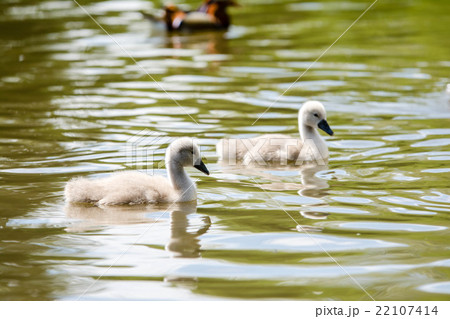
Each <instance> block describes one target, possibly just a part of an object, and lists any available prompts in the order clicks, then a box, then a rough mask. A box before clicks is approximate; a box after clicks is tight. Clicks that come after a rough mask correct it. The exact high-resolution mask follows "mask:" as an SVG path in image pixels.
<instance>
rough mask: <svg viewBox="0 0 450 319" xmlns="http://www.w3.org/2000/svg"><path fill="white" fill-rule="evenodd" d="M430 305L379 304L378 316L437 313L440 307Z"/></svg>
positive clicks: (428, 314)
mask: <svg viewBox="0 0 450 319" xmlns="http://www.w3.org/2000/svg"><path fill="white" fill-rule="evenodd" d="M430 308H431V307H428V306H423V307H422V306H392V307H391V306H377V312H376V315H377V316H398V315H400V316H402V315H405V316H411V315H413V314H415V315H417V314H418V315H423V316H430V315H435V316H436V315H437V314H438V308H437V306H434V307H433V308H432V309H430Z"/></svg>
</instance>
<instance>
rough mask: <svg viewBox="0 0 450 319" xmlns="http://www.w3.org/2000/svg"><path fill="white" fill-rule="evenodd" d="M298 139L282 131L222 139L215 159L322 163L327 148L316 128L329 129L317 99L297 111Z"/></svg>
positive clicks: (259, 163)
mask: <svg viewBox="0 0 450 319" xmlns="http://www.w3.org/2000/svg"><path fill="white" fill-rule="evenodd" d="M298 125H299V130H300V139H298V138H292V137H290V136H288V135H283V134H266V135H262V136H258V137H254V138H249V139H223V140H221V141H219V143H218V144H217V145H216V151H217V154H218V156H219V158H220V159H221V160H222V161H224V162H226V163H228V164H231V163H238V162H242V164H244V165H249V164H257V165H265V164H267V163H271V164H287V163H293V162H295V163H296V164H302V163H303V162H314V161H315V162H317V163H318V164H321V165H322V164H325V162H326V161H327V159H328V156H329V155H328V147H327V145H326V144H325V141H324V139H323V138H322V137H321V136H320V134H319V132H318V131H317V129H318V128H320V129H321V130H323V131H324V132H326V133H327V134H329V135H333V131H332V130H331V128H330V126H329V125H328V122H327V114H326V112H325V107H324V106H323V104H322V103H320V102H318V101H308V102H306V103H304V104H303V105H302V107H301V108H300V110H299V112H298Z"/></svg>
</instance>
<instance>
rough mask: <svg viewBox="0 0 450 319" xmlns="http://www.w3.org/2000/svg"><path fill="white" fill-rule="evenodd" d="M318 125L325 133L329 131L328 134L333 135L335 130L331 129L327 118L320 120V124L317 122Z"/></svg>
mask: <svg viewBox="0 0 450 319" xmlns="http://www.w3.org/2000/svg"><path fill="white" fill-rule="evenodd" d="M317 126H318V127H319V128H320V129H321V130H322V131H324V132H325V133H327V134H328V135H333V134H334V133H333V131H332V130H331V128H330V126H329V125H328V122H327V121H326V120H322V121H320V122H319V124H317Z"/></svg>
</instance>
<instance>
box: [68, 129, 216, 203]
mask: <svg viewBox="0 0 450 319" xmlns="http://www.w3.org/2000/svg"><path fill="white" fill-rule="evenodd" d="M189 166H190V167H195V168H196V169H198V170H199V171H201V172H203V173H205V174H206V175H209V172H208V169H207V168H206V166H205V164H204V163H203V161H202V159H201V155H200V150H199V147H198V145H197V144H196V143H195V142H194V141H193V140H192V139H191V138H188V137H183V138H179V139H177V140H175V141H174V142H172V143H171V144H170V145H169V147H168V148H167V151H166V167H167V175H168V179H167V178H165V177H163V176H150V175H147V174H144V173H140V172H127V171H125V172H121V173H116V174H113V175H112V176H110V177H106V178H101V179H97V180H89V179H86V178H77V179H73V180H71V181H69V182H68V183H67V185H66V188H65V197H66V201H67V202H69V203H91V204H94V205H98V206H102V205H106V206H107V205H125V204H128V205H137V204H148V203H174V202H188V201H193V200H195V199H197V189H196V185H195V183H194V182H193V181H192V180H191V179H190V178H189V176H188V175H187V174H186V172H185V171H184V167H189Z"/></svg>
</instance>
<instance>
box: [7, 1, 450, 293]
mask: <svg viewBox="0 0 450 319" xmlns="http://www.w3.org/2000/svg"><path fill="white" fill-rule="evenodd" d="M177 2H178V3H181V1H177ZM240 2H241V6H240V7H236V8H232V9H231V10H230V13H231V15H232V18H233V22H232V26H231V28H230V29H229V30H228V31H227V32H200V33H181V34H177V33H174V34H167V33H166V32H165V31H164V30H163V29H161V28H159V27H158V26H155V25H152V24H151V23H150V22H149V21H146V20H144V19H143V18H142V16H141V14H140V13H139V11H140V10H144V11H150V10H152V8H158V6H159V3H160V2H159V1H156V0H155V1H144V0H133V1H87V0H85V1H79V3H80V5H81V6H82V7H83V8H84V10H85V11H86V12H88V13H89V14H90V15H91V16H92V18H94V19H95V21H97V22H98V23H99V24H100V25H101V26H102V27H103V28H104V30H102V29H101V28H100V27H99V25H97V24H96V23H95V22H94V21H93V19H91V17H89V15H87V13H86V12H85V11H84V10H83V9H82V8H80V7H79V6H78V5H77V3H76V2H74V1H58V0H44V1H32V0H22V1H19V0H4V1H2V2H1V4H0V11H1V12H2V14H1V15H0V26H1V27H0V41H1V46H0V53H1V54H0V61H1V63H0V71H1V72H0V96H1V99H0V118H1V121H0V159H1V161H0V183H1V188H0V207H1V211H0V242H1V244H0V274H1V276H0V299H1V300H141V299H144V300H167V299H169V300H225V299H290V300H372V299H375V300H448V299H449V296H450V254H449V249H448V243H449V239H450V237H449V226H450V223H449V217H448V216H449V212H450V194H449V192H448V190H449V176H450V175H449V173H450V166H449V160H450V147H449V145H450V92H449V91H448V90H447V89H446V88H447V84H448V83H450V80H449V74H450V60H449V57H450V42H449V41H448V25H446V24H445V23H443V21H448V19H449V16H450V2H448V1H425V0H418V1H409V0H399V1H395V2H394V1H384V0H379V1H377V2H376V3H375V4H374V5H373V7H371V8H370V10H368V11H367V12H366V13H365V14H364V15H363V16H362V17H360V16H361V14H362V13H363V12H364V10H366V9H367V8H368V7H369V6H370V5H371V4H372V2H371V1H362V0H355V1H349V0H346V1H316V2H314V1H310V2H300V1H292V0H278V1H274V0H273V1H271V0H247V1H240ZM183 3H184V2H183ZM186 3H187V4H190V5H191V6H194V7H195V6H196V5H197V4H198V3H199V0H195V1H194V0H190V1H186ZM358 17H360V19H359V20H358V21H357V22H356V23H354V24H353V25H352V23H353V22H355V20H357V18H358ZM349 26H351V28H350V29H348V30H347V28H348V27H349ZM346 30H347V32H345V31H346ZM105 31H106V32H108V33H109V34H110V35H111V37H110V36H109V35H108V34H107V33H105ZM344 32H345V34H343V33H344ZM341 35H342V37H341ZM337 39H338V41H336V40H337ZM335 41H336V42H335ZM333 43H334V44H333ZM311 99H313V100H319V101H321V102H323V103H324V105H325V106H326V108H327V114H328V123H329V124H330V126H331V128H332V129H333V131H334V133H335V134H334V136H325V134H322V135H323V136H324V138H325V139H326V142H327V144H328V146H329V150H330V160H329V163H328V165H326V166H320V167H311V166H305V167H300V168H299V167H283V168H275V167H261V168H242V167H235V166H233V167H229V166H228V167H227V166H224V165H222V164H221V163H219V162H218V158H217V156H216V154H215V144H216V143H217V142H218V141H219V140H220V139H221V138H224V137H229V138H240V137H252V136H257V135H259V134H263V133H268V132H270V133H282V134H289V135H292V136H298V124H297V112H298V109H299V107H300V106H301V105H302V103H304V102H305V101H307V100H311ZM156 133H157V134H158V135H157V136H158V138H155V139H153V140H152V143H151V145H150V146H149V153H151V155H152V158H151V163H150V164H149V163H147V164H148V165H144V164H146V163H140V164H141V165H140V168H141V169H144V170H147V171H149V173H153V172H154V173H157V174H165V168H164V167H163V166H161V165H160V163H161V162H162V161H163V158H164V151H165V149H166V147H167V145H168V143H169V142H170V141H171V139H173V138H176V137H180V136H191V137H195V138H197V139H198V141H199V144H200V145H201V149H202V153H203V156H204V158H205V162H206V165H207V166H208V169H209V171H210V172H211V175H210V176H205V175H203V174H202V173H201V172H199V171H196V170H194V169H188V171H189V175H190V176H191V177H193V178H195V179H198V182H197V186H198V200H197V203H187V204H180V205H172V206H170V205H166V206H146V207H142V206H132V207H113V208H109V209H102V208H98V207H86V206H67V205H66V204H65V202H64V195H63V193H64V186H65V184H66V183H67V182H68V181H69V180H70V179H71V178H73V177H76V176H86V177H89V178H98V177H103V176H108V175H110V174H111V173H112V172H114V171H117V170H124V169H135V168H136V167H132V166H133V165H130V161H129V160H128V159H127V155H128V153H127V145H129V142H130V140H132V139H133V138H135V137H136V136H154V135H152V134H156Z"/></svg>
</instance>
